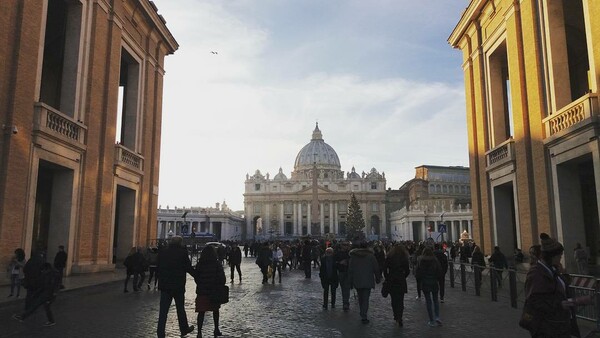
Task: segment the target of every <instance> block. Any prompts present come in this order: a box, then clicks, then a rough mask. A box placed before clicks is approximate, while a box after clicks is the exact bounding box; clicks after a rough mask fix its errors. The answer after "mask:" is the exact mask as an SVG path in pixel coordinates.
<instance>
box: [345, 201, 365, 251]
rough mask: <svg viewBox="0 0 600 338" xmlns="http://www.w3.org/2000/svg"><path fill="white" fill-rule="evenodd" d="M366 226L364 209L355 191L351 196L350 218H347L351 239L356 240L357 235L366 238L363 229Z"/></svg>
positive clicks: (348, 232)
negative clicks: (361, 207) (361, 208)
mask: <svg viewBox="0 0 600 338" xmlns="http://www.w3.org/2000/svg"><path fill="white" fill-rule="evenodd" d="M364 228H365V220H364V218H363V214H362V210H360V205H359V204H358V200H357V199H356V196H354V193H353V194H352V196H351V197H350V205H348V219H347V220H346V229H347V230H346V231H347V234H348V239H349V240H355V239H356V238H357V237H358V238H359V239H361V240H363V239H364V238H365V234H364V232H363V229H364Z"/></svg>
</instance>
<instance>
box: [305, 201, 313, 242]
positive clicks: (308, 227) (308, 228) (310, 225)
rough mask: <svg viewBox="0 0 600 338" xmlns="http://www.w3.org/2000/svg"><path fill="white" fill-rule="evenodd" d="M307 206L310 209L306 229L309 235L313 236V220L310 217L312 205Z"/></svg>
mask: <svg viewBox="0 0 600 338" xmlns="http://www.w3.org/2000/svg"><path fill="white" fill-rule="evenodd" d="M306 206H307V208H308V209H306V223H307V224H306V228H307V233H308V234H309V235H311V234H312V229H311V228H312V224H311V222H312V218H311V217H310V203H306Z"/></svg>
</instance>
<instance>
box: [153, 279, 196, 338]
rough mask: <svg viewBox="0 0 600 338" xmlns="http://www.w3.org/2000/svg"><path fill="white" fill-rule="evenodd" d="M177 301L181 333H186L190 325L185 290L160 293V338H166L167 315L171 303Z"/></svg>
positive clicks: (157, 331) (162, 291)
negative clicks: (186, 312) (186, 310)
mask: <svg viewBox="0 0 600 338" xmlns="http://www.w3.org/2000/svg"><path fill="white" fill-rule="evenodd" d="M173 299H175V306H176V308H177V320H178V321H179V331H181V332H185V331H186V330H187V329H188V327H189V325H188V320H187V315H186V314H185V303H184V300H185V289H183V288H182V289H180V290H161V291H160V307H159V310H158V327H157V328H156V333H157V335H158V337H159V338H164V337H165V327H166V326H167V314H168V313H169V307H171V302H172V301H173Z"/></svg>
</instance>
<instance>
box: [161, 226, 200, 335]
mask: <svg viewBox="0 0 600 338" xmlns="http://www.w3.org/2000/svg"><path fill="white" fill-rule="evenodd" d="M182 242H183V239H182V238H181V237H179V236H174V237H172V238H171V240H170V241H169V245H168V246H167V247H166V248H164V249H162V250H159V252H158V262H157V263H158V290H160V305H159V312H158V325H157V328H156V333H157V335H158V338H164V337H165V328H166V324H167V314H168V313H169V307H171V302H172V301H173V299H174V300H175V306H176V308H177V320H178V321H179V331H180V332H181V336H185V335H187V334H188V333H190V332H192V331H194V326H193V325H188V320H187V315H186V313H185V303H184V301H185V282H186V274H188V273H189V274H190V275H192V276H193V272H194V270H193V268H192V263H191V262H190V258H189V256H188V252H187V250H186V249H185V247H183V245H182Z"/></svg>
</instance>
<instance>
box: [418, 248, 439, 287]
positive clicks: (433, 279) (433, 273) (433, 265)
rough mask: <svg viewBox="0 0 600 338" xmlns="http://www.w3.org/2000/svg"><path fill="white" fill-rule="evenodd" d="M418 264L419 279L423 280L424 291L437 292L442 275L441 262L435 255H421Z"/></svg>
mask: <svg viewBox="0 0 600 338" xmlns="http://www.w3.org/2000/svg"><path fill="white" fill-rule="evenodd" d="M417 264H418V266H417V274H416V275H417V280H418V281H420V282H421V287H422V288H423V291H425V292H429V291H434V292H436V291H437V290H438V288H439V284H438V280H439V279H440V278H441V277H442V268H441V266H440V262H438V260H437V259H436V258H435V257H434V256H420V257H419V260H418V263H417Z"/></svg>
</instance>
